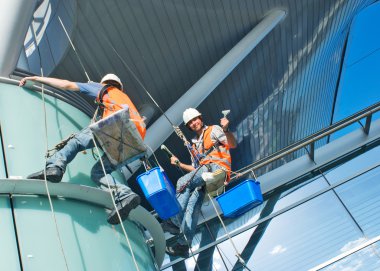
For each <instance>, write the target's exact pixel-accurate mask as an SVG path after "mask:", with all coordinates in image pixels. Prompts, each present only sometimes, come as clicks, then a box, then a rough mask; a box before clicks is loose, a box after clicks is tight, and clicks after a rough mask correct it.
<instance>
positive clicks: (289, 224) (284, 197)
mask: <svg viewBox="0 0 380 271" xmlns="http://www.w3.org/2000/svg"><path fill="white" fill-rule="evenodd" d="M379 152H380V147H377V148H374V149H372V150H370V151H368V152H366V153H364V154H362V155H361V156H359V157H356V158H354V159H352V160H350V161H348V162H346V163H345V164H343V165H340V166H338V167H336V168H335V169H333V170H331V171H330V172H329V173H327V174H326V177H327V179H328V180H329V181H330V182H336V181H339V180H342V179H344V178H346V177H350V176H352V175H353V174H355V173H358V172H359V171H361V170H363V169H365V168H368V166H369V165H368V161H370V162H371V163H370V165H372V164H373V161H376V160H379V158H378V157H380V153H379ZM366 162H367V164H366ZM379 177H380V168H376V169H374V170H372V171H370V172H368V173H366V174H363V175H361V176H359V177H357V178H355V179H353V180H351V181H349V182H348V183H345V184H343V185H341V186H339V187H337V188H335V191H336V192H337V194H338V195H339V197H341V199H342V201H343V203H344V205H345V206H346V207H347V208H348V209H349V211H350V212H351V213H352V215H353V217H354V218H355V219H356V221H357V222H358V223H359V225H360V227H361V228H362V229H363V230H364V233H365V234H366V235H367V237H368V238H373V237H374V236H377V235H380V212H379V210H380V182H379V181H378V180H379V179H380V178H379ZM326 186H327V183H326V182H325V180H324V179H323V178H322V177H315V179H314V180H312V181H310V180H309V181H306V182H304V183H302V184H300V185H298V186H296V187H293V188H290V189H288V190H286V191H284V192H282V193H281V197H280V198H279V199H278V200H277V201H276V195H273V196H272V197H271V198H269V199H268V200H269V201H270V200H271V199H274V200H275V201H274V207H273V211H271V212H270V213H273V212H277V211H280V210H282V209H283V208H286V207H288V206H290V205H291V204H294V203H296V202H298V201H300V200H302V199H304V198H305V197H307V196H310V195H312V194H314V193H316V192H317V191H320V190H321V189H323V188H325V187H326ZM369 188H370V189H369ZM268 200H267V201H266V202H265V204H268ZM265 208H266V205H264V204H263V205H261V206H259V207H258V208H255V209H254V210H251V211H250V212H248V213H246V214H245V215H243V216H240V217H239V218H237V219H235V220H231V219H229V220H227V221H226V223H227V227H228V231H229V232H233V230H236V229H237V228H239V227H242V226H244V225H248V224H251V223H254V222H255V221H257V219H258V216H259V214H260V212H262V211H263V209H264V210H265ZM264 223H267V224H266V227H262V228H261V230H262V231H265V232H264V233H263V236H262V238H261V239H260V238H259V241H258V242H257V246H256V247H255V248H254V249H253V251H254V252H253V254H252V256H251V257H250V259H249V260H248V261H247V263H248V266H249V267H250V268H254V269H256V270H260V271H261V270H307V269H309V268H312V267H315V266H317V265H319V264H321V263H323V262H325V261H327V260H329V259H331V258H333V257H335V256H337V255H339V254H341V253H343V252H344V251H347V250H348V249H351V248H353V247H355V246H357V245H359V244H360V243H363V242H365V241H367V240H366V239H364V237H363V235H362V234H361V232H360V229H359V228H358V227H357V226H356V224H355V223H354V222H353V221H352V219H351V217H350V216H349V215H348V213H347V211H346V210H345V209H344V208H343V206H342V204H341V203H340V202H339V200H338V199H337V197H336V195H335V194H334V193H333V192H332V191H329V192H327V193H324V194H322V195H320V196H318V197H316V198H314V199H312V200H310V201H308V202H306V203H304V204H302V205H300V206H297V207H295V208H294V209H292V210H290V211H287V212H285V213H283V214H281V215H279V216H277V217H275V218H274V219H272V220H269V221H267V222H264ZM217 232H218V234H217V235H218V236H219V237H221V236H224V234H225V233H224V231H223V229H222V228H221V227H220V228H219V229H218V230H217ZM252 234H253V237H257V236H258V235H259V234H261V233H259V232H258V229H257V227H255V228H253V229H250V230H248V231H246V232H244V233H242V234H240V235H239V236H236V237H234V242H235V244H236V246H237V248H238V251H239V252H240V253H241V252H243V251H244V249H245V247H246V245H247V243H248V242H249V240H250V238H251V237H252ZM196 239H198V242H197V241H195V242H197V243H198V244H199V239H200V236H199V234H198V235H197V237H196ZM218 246H219V249H220V251H221V255H219V253H218V252H217V250H215V251H214V258H213V259H214V262H213V270H230V269H232V266H234V265H235V264H236V259H237V258H236V256H235V252H234V250H233V248H232V245H231V243H230V242H229V241H228V240H227V241H224V242H222V243H221V244H219V245H218ZM196 248H198V245H196V246H195V247H194V249H196ZM359 256H360V258H359V259H355V258H354V257H353V256H351V257H350V261H349V262H347V264H345V263H346V262H345V261H343V260H342V261H341V263H340V264H339V265H336V268H337V270H346V269H344V268H343V267H342V266H345V267H347V268H348V269H347V270H373V269H362V268H364V267H367V266H369V264H370V263H365V264H362V263H361V262H362V260H363V259H364V258H363V257H370V256H368V255H366V254H365V253H364V254H363V253H360V254H358V257H359ZM221 257H223V259H224V261H225V262H226V265H227V269H226V268H225V266H224V263H223V261H222V259H221ZM371 259H372V258H371ZM347 261H348V260H347ZM186 265H187V267H188V268H189V270H192V269H193V267H194V261H193V260H192V259H189V260H187V261H186ZM339 268H340V269H339ZM350 268H351V269H350ZM358 268H359V269H358ZM167 270H171V269H167ZM326 270H334V269H326Z"/></svg>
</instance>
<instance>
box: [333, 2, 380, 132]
mask: <svg viewBox="0 0 380 271" xmlns="http://www.w3.org/2000/svg"><path fill="white" fill-rule="evenodd" d="M379 14H380V3H379V2H378V3H376V4H373V5H371V6H370V7H368V8H365V9H364V10H362V11H361V12H360V13H359V14H358V15H357V16H356V17H355V19H354V21H353V23H352V24H351V28H350V34H349V37H348V42H347V49H346V55H345V59H344V63H343V68H342V75H341V80H340V84H339V89H338V96H337V102H336V108H335V114H334V118H333V120H334V122H337V121H339V120H341V119H344V118H346V117H348V116H350V115H352V114H354V113H356V112H358V111H360V110H361V109H364V108H366V107H368V106H370V105H372V104H374V103H376V102H379V101H380V27H379V25H380V16H379ZM379 116H380V114H379V113H377V114H375V116H374V118H375V119H376V118H379ZM362 123H364V122H362ZM358 127H360V126H359V124H356V125H351V126H350V127H348V128H346V129H345V130H344V131H341V132H338V133H336V134H334V135H333V136H332V139H334V138H337V137H340V136H341V135H343V134H345V133H347V132H349V131H353V130H355V129H357V128H358Z"/></svg>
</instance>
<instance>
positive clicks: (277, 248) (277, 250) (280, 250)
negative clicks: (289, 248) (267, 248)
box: [270, 245, 286, 255]
mask: <svg viewBox="0 0 380 271" xmlns="http://www.w3.org/2000/svg"><path fill="white" fill-rule="evenodd" d="M285 251H286V248H285V247H283V246H281V245H277V246H275V247H274V248H273V249H272V251H271V252H270V254H272V255H276V254H281V253H283V252H285Z"/></svg>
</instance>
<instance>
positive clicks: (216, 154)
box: [198, 126, 231, 181]
mask: <svg viewBox="0 0 380 271" xmlns="http://www.w3.org/2000/svg"><path fill="white" fill-rule="evenodd" d="M211 131H212V126H209V127H207V129H206V130H205V131H204V132H203V144H202V145H203V146H201V147H200V148H198V151H199V152H200V153H207V152H208V151H209V150H210V149H211V148H213V150H211V151H210V152H208V154H207V155H206V157H205V158H203V159H202V160H201V161H200V164H201V165H206V164H210V163H215V164H218V165H219V166H221V167H223V168H224V169H226V173H227V181H229V179H230V175H231V155H230V151H229V149H230V148H229V146H228V145H226V146H224V145H222V144H217V145H215V144H214V143H213V142H212V140H211ZM223 143H225V142H223Z"/></svg>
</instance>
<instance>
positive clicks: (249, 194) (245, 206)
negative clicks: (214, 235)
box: [216, 179, 263, 217]
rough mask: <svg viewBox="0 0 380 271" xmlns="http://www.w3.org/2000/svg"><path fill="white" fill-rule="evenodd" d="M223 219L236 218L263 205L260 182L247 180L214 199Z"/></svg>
mask: <svg viewBox="0 0 380 271" xmlns="http://www.w3.org/2000/svg"><path fill="white" fill-rule="evenodd" d="M216 201H217V202H218V203H219V206H220V208H221V209H222V211H223V214H224V216H225V217H237V216H239V215H242V214H244V213H245V212H247V211H248V210H250V209H252V208H253V207H255V206H257V205H260V204H261V203H263V195H262V194H261V189H260V182H258V181H256V180H253V179H248V180H246V181H244V182H242V183H241V184H239V185H237V186H235V187H234V188H232V189H231V190H228V191H227V192H226V193H224V194H222V195H220V196H219V197H217V198H216Z"/></svg>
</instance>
